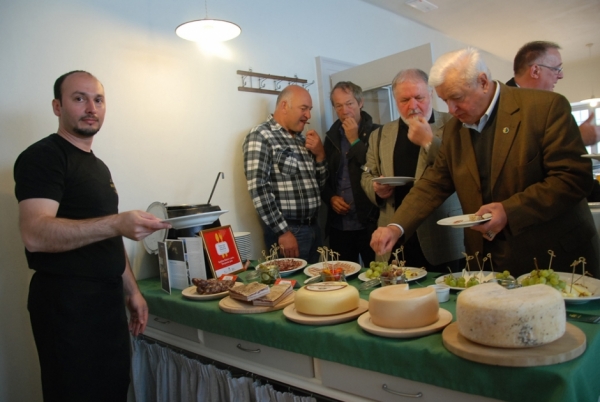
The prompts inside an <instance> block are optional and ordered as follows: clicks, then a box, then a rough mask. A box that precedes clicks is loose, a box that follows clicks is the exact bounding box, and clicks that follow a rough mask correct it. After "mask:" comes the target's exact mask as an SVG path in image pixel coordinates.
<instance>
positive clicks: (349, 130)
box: [342, 117, 358, 144]
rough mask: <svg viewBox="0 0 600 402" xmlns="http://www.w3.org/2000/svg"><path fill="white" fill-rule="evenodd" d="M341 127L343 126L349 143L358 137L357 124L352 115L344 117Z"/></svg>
mask: <svg viewBox="0 0 600 402" xmlns="http://www.w3.org/2000/svg"><path fill="white" fill-rule="evenodd" d="M342 127H343V128H344V134H345V135H346V138H347V139H348V142H350V144H352V143H353V142H354V141H356V140H357V139H358V124H357V123H356V120H354V118H353V117H347V118H345V119H344V121H343V122H342Z"/></svg>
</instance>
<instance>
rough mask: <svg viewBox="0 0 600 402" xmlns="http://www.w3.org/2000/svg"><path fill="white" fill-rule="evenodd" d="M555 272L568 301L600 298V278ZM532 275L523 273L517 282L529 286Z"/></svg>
mask: <svg viewBox="0 0 600 402" xmlns="http://www.w3.org/2000/svg"><path fill="white" fill-rule="evenodd" d="M541 271H545V270H541ZM554 274H557V275H556V276H558V278H556V277H555V278H556V279H557V280H558V286H559V287H561V290H560V293H561V294H562V296H563V298H564V299H565V302H566V303H568V304H582V303H587V302H589V301H591V300H598V299H600V280H598V279H596V278H590V277H589V276H583V277H582V275H581V274H572V273H570V272H556V271H555V272H554ZM549 276H550V275H549ZM531 277H532V274H525V275H521V276H519V277H518V278H517V282H519V283H520V284H521V285H523V286H529V285H531V284H530V283H528V282H529V280H530V279H531ZM546 278H547V277H546ZM524 279H528V281H527V282H524ZM546 281H547V280H546ZM561 282H564V288H563V287H562V286H563V284H562V283H561Z"/></svg>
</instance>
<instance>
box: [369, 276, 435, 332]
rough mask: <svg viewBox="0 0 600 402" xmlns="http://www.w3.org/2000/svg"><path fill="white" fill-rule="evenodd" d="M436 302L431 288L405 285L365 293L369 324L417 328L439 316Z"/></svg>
mask: <svg viewBox="0 0 600 402" xmlns="http://www.w3.org/2000/svg"><path fill="white" fill-rule="evenodd" d="M439 309H440V305H439V302H438V299H437V295H436V293H435V289H433V288H429V287H428V288H418V289H409V288H408V284H406V283H404V284H400V285H393V286H385V287H382V288H379V289H375V290H374V291H372V292H371V295H370V296H369V313H370V314H371V321H372V322H373V324H375V325H377V326H380V327H385V328H393V329H411V328H421V327H425V326H427V325H431V324H433V323H434V322H436V321H437V320H438V319H439V315H438V314H439Z"/></svg>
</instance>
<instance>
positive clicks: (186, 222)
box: [163, 209, 229, 229]
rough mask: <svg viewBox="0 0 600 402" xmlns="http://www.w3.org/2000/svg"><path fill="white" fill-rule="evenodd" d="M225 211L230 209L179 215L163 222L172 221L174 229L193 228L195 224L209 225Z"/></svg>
mask: <svg viewBox="0 0 600 402" xmlns="http://www.w3.org/2000/svg"><path fill="white" fill-rule="evenodd" d="M225 212H229V211H228V210H226V209H225V210H222V211H211V212H203V213H201V214H193V215H185V216H177V217H175V218H169V219H165V220H163V222H168V223H170V224H171V226H173V229H185V228H193V227H194V226H201V225H209V224H211V223H213V222H214V221H216V220H217V219H218V218H219V216H221V215H222V214H224V213H225Z"/></svg>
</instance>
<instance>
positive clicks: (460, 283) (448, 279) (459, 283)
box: [444, 275, 479, 288]
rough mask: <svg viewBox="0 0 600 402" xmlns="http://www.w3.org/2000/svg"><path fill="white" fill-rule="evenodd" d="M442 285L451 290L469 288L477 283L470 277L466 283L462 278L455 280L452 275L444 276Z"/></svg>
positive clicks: (477, 282)
mask: <svg viewBox="0 0 600 402" xmlns="http://www.w3.org/2000/svg"><path fill="white" fill-rule="evenodd" d="M444 283H445V284H446V285H448V286H451V287H453V288H470V287H471V286H475V285H479V281H478V280H477V279H476V278H475V277H472V278H471V279H469V281H468V282H467V281H466V280H465V277H464V276H461V277H459V278H455V277H454V276H453V275H446V276H445V277H444Z"/></svg>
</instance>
